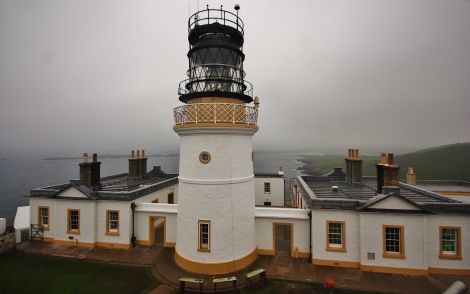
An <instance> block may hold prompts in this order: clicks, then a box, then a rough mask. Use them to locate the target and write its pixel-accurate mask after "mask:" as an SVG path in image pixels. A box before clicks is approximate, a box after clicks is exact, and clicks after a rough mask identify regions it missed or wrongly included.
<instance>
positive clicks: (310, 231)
mask: <svg viewBox="0 0 470 294" xmlns="http://www.w3.org/2000/svg"><path fill="white" fill-rule="evenodd" d="M308 218H309V220H310V230H309V236H310V252H309V258H308V262H312V210H311V209H310V211H309V212H308Z"/></svg>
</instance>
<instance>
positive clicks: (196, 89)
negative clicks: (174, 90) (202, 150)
mask: <svg viewBox="0 0 470 294" xmlns="http://www.w3.org/2000/svg"><path fill="white" fill-rule="evenodd" d="M235 9H236V10H237V14H234V13H232V12H229V11H225V10H223V9H222V6H221V8H220V9H209V6H207V9H205V10H201V11H198V12H196V13H194V14H193V15H192V16H191V17H190V18H189V20H188V31H189V35H188V41H189V51H188V54H187V56H188V59H189V69H188V71H187V75H188V79H186V80H184V81H182V82H181V83H180V85H179V89H178V95H179V96H180V100H181V101H182V102H185V103H186V102H188V101H189V100H191V99H194V98H200V97H227V98H237V99H240V100H242V101H244V102H245V103H250V102H252V101H253V98H252V97H253V94H252V92H253V87H252V86H251V84H250V83H249V82H247V81H245V72H244V70H243V61H244V60H245V55H244V54H243V41H244V31H243V22H242V20H241V19H240V18H239V17H238V9H239V6H238V5H237V6H235Z"/></svg>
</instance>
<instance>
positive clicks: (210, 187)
mask: <svg viewBox="0 0 470 294" xmlns="http://www.w3.org/2000/svg"><path fill="white" fill-rule="evenodd" d="M239 8H240V7H239V6H238V5H237V6H235V10H236V11H235V13H232V12H230V11H226V10H223V9H222V7H221V8H220V9H210V8H209V7H207V9H205V10H201V11H198V12H196V13H195V14H193V15H192V16H191V17H190V18H189V21H188V31H189V35H188V40H189V51H188V54H187V56H188V59H189V69H188V71H187V75H188V79H186V80H184V81H182V82H181V83H180V85H179V90H178V94H179V97H180V98H179V99H180V101H181V102H183V103H185V104H184V105H183V106H180V107H177V108H175V109H174V117H175V126H174V130H175V132H176V133H177V134H178V135H179V136H180V165H179V187H178V189H179V191H178V218H177V237H176V250H175V261H176V263H177V264H178V265H179V266H180V267H181V268H183V269H185V270H188V271H191V272H196V273H204V274H223V273H228V272H232V271H236V270H238V269H241V268H244V267H245V266H247V265H249V264H250V263H251V262H253V261H254V260H255V259H256V256H257V254H256V239H255V217H254V207H255V186H254V174H253V161H252V160H253V157H252V154H253V147H252V136H253V135H254V134H255V133H256V131H257V130H258V126H257V117H258V110H257V107H253V106H249V105H247V104H249V103H251V102H253V98H252V97H253V96H252V86H251V84H249V83H248V82H247V81H245V72H244V70H243V61H244V59H245V55H244V54H243V41H244V26H243V22H242V20H241V19H240V18H239V17H238V10H239ZM255 102H257V101H255ZM255 105H256V106H257V103H255Z"/></svg>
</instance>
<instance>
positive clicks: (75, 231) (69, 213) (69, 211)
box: [67, 208, 80, 235]
mask: <svg viewBox="0 0 470 294" xmlns="http://www.w3.org/2000/svg"><path fill="white" fill-rule="evenodd" d="M72 211H77V212H78V229H72V228H71V225H72V220H71V216H72ZM67 234H71V235H80V209H79V208H67Z"/></svg>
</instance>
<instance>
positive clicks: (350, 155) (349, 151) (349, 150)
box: [348, 149, 352, 158]
mask: <svg viewBox="0 0 470 294" xmlns="http://www.w3.org/2000/svg"><path fill="white" fill-rule="evenodd" d="M351 151H352V149H348V158H352V152H351Z"/></svg>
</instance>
